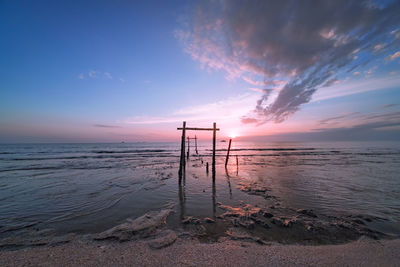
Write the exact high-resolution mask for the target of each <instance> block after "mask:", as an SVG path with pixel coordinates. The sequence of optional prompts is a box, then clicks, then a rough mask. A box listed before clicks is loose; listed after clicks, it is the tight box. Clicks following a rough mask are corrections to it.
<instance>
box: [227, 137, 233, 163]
mask: <svg viewBox="0 0 400 267" xmlns="http://www.w3.org/2000/svg"><path fill="white" fill-rule="evenodd" d="M231 143H232V139H229V145H228V152H227V153H226V160H225V168H226V166H227V165H228V160H229V152H230V151H231Z"/></svg>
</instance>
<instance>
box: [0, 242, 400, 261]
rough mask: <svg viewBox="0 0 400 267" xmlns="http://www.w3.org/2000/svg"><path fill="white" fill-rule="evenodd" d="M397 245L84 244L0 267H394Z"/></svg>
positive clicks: (34, 252)
mask: <svg viewBox="0 0 400 267" xmlns="http://www.w3.org/2000/svg"><path fill="white" fill-rule="evenodd" d="M399 251H400V239H397V240H380V241H374V240H369V239H363V240H359V241H356V242H352V243H347V244H343V245H325V246H301V245H280V244H271V245H259V244H256V243H254V242H240V241H231V240H226V241H224V242H219V243H212V244H205V243H199V242H198V241H195V240H185V239H178V240H177V241H176V242H175V243H174V244H173V245H171V246H169V247H166V248H163V249H151V248H149V246H148V245H147V244H146V243H145V242H143V241H129V242H123V243H118V242H84V241H73V242H71V243H67V244H63V245H58V246H51V247H47V246H46V247H31V248H26V249H20V250H16V251H0V266H80V265H84V266H96V265H97V266H116V265H120V266H121V265H129V266H176V265H177V266H267V265H274V266H277V265H279V266H293V265H307V266H360V265H362V266H396V265H397V266H398V263H399V262H400V253H399Z"/></svg>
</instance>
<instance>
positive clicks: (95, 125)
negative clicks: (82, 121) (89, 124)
mask: <svg viewBox="0 0 400 267" xmlns="http://www.w3.org/2000/svg"><path fill="white" fill-rule="evenodd" d="M93 127H97V128H121V126H116V125H106V124H93Z"/></svg>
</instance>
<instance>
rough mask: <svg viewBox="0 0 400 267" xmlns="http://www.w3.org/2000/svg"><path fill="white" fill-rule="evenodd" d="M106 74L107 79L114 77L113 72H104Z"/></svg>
mask: <svg viewBox="0 0 400 267" xmlns="http://www.w3.org/2000/svg"><path fill="white" fill-rule="evenodd" d="M104 76H105V77H106V78H107V79H112V78H113V77H112V76H111V73H109V72H104Z"/></svg>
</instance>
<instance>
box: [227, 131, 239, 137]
mask: <svg viewBox="0 0 400 267" xmlns="http://www.w3.org/2000/svg"><path fill="white" fill-rule="evenodd" d="M237 136H238V134H237V132H230V134H229V137H230V138H235V137H237Z"/></svg>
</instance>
